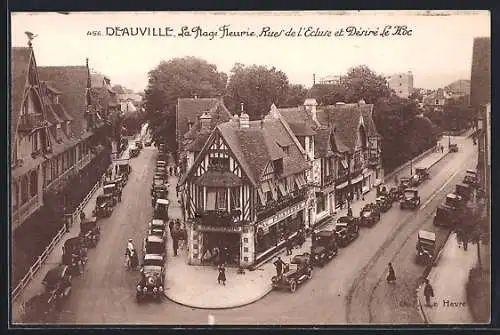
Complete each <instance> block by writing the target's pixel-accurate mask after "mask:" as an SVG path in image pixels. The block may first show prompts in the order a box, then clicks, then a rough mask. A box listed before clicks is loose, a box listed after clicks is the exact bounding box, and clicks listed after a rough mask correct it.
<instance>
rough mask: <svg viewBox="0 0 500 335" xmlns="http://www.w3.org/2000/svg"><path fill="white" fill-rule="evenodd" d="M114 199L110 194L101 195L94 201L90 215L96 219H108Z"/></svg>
mask: <svg viewBox="0 0 500 335" xmlns="http://www.w3.org/2000/svg"><path fill="white" fill-rule="evenodd" d="M113 204H114V197H113V195H111V194H101V195H99V196H97V198H96V200H95V208H94V211H93V212H92V215H93V216H95V217H98V218H103V217H110V216H111V213H112V212H113Z"/></svg>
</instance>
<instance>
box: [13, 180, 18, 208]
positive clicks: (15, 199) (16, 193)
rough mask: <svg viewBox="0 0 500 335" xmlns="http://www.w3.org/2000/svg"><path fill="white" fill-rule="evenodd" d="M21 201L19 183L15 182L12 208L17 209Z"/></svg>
mask: <svg viewBox="0 0 500 335" xmlns="http://www.w3.org/2000/svg"><path fill="white" fill-rule="evenodd" d="M18 199H19V189H18V187H17V182H14V183H13V185H12V207H13V208H14V210H16V209H17V205H18V204H17V201H18Z"/></svg>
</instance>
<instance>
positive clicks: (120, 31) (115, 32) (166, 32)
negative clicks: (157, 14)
mask: <svg viewBox="0 0 500 335" xmlns="http://www.w3.org/2000/svg"><path fill="white" fill-rule="evenodd" d="M173 31H174V29H173V28H171V27H106V36H116V37H122V36H153V37H170V36H173V33H172V32H173Z"/></svg>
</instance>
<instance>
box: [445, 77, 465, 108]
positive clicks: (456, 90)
mask: <svg viewBox="0 0 500 335" xmlns="http://www.w3.org/2000/svg"><path fill="white" fill-rule="evenodd" d="M445 90H446V92H447V93H449V94H450V95H451V98H452V99H458V100H461V101H463V102H464V103H465V104H467V105H468V104H469V103H470V80H467V79H459V80H455V81H454V82H452V83H451V84H449V85H447V86H446V87H445Z"/></svg>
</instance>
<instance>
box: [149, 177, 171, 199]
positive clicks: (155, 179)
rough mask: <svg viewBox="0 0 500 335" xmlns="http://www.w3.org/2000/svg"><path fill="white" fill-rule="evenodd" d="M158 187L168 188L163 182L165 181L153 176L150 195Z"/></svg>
mask: <svg viewBox="0 0 500 335" xmlns="http://www.w3.org/2000/svg"><path fill="white" fill-rule="evenodd" d="M158 185H167V186H168V183H167V182H166V181H165V179H163V178H161V177H160V176H154V177H153V183H152V185H151V195H153V189H154V187H155V186H158Z"/></svg>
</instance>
